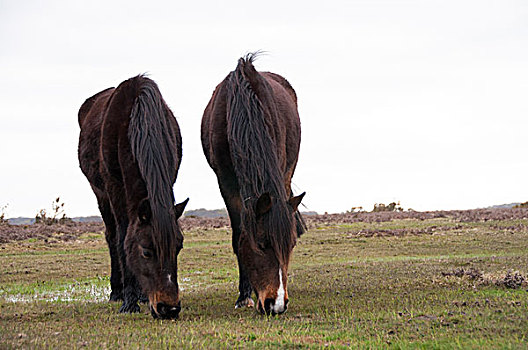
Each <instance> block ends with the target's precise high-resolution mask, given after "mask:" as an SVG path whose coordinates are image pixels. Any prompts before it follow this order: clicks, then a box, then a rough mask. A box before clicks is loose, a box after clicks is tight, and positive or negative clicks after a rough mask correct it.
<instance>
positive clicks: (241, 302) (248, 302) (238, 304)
mask: <svg viewBox="0 0 528 350" xmlns="http://www.w3.org/2000/svg"><path fill="white" fill-rule="evenodd" d="M244 306H247V307H255V302H254V301H253V299H251V298H249V297H248V298H246V299H242V300H237V302H236V303H235V309H240V308H242V307H244Z"/></svg>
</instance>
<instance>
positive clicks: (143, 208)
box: [138, 198, 152, 224]
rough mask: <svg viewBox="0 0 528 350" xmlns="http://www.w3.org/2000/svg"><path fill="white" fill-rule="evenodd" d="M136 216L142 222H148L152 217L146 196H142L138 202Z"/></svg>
mask: <svg viewBox="0 0 528 350" xmlns="http://www.w3.org/2000/svg"><path fill="white" fill-rule="evenodd" d="M138 218H139V221H140V222H141V223H142V224H146V223H148V222H150V219H151V218H152V211H151V210H150V203H149V201H148V198H143V199H142V200H141V202H139V206H138Z"/></svg>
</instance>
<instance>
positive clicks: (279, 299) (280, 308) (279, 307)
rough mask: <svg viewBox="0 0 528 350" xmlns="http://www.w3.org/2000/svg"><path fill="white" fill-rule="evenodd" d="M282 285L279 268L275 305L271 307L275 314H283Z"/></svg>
mask: <svg viewBox="0 0 528 350" xmlns="http://www.w3.org/2000/svg"><path fill="white" fill-rule="evenodd" d="M284 295H285V291H284V284H282V270H281V269H280V268H279V289H278V290H277V299H275V305H273V306H272V308H271V309H272V310H273V312H275V313H277V314H278V313H280V312H284V306H285V301H284Z"/></svg>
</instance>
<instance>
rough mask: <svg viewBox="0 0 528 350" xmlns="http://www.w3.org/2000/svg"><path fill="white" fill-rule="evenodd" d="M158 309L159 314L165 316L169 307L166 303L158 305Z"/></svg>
mask: <svg viewBox="0 0 528 350" xmlns="http://www.w3.org/2000/svg"><path fill="white" fill-rule="evenodd" d="M156 309H157V310H158V313H159V314H160V315H162V316H163V315H165V314H166V313H167V311H168V309H169V306H168V305H167V304H165V303H158V305H157V308H156Z"/></svg>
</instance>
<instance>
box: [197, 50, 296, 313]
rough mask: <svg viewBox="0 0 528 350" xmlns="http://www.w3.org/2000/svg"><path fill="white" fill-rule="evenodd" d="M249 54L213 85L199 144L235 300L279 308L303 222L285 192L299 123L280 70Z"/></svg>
mask: <svg viewBox="0 0 528 350" xmlns="http://www.w3.org/2000/svg"><path fill="white" fill-rule="evenodd" d="M254 57H255V55H253V54H250V55H248V56H246V57H244V58H241V59H239V60H238V66H237V67H236V69H235V71H233V72H231V73H230V74H229V75H228V76H227V78H225V79H224V81H222V82H221V83H220V84H219V85H218V86H217V87H216V90H215V91H214V93H213V97H212V98H211V100H210V101H209V104H208V105H207V108H206V109H205V112H204V116H203V119H202V146H203V150H204V153H205V157H206V158H207V161H208V162H209V165H210V166H211V168H212V169H213V170H214V172H215V173H216V176H217V178H218V184H219V186H220V192H221V193H222V197H223V198H224V201H225V203H226V206H227V210H228V212H229V218H230V220H231V227H232V229H233V250H234V253H235V254H236V255H237V259H238V267H239V274H240V279H239V287H238V289H239V291H240V295H239V297H238V300H237V301H236V304H235V307H237V308H238V307H243V306H249V307H251V306H253V305H254V303H253V300H252V299H251V294H252V291H255V293H256V296H257V299H258V303H257V309H258V310H259V311H260V312H262V313H266V314H270V313H271V314H280V313H283V312H284V311H286V308H287V305H288V291H287V276H288V264H289V261H290V255H291V252H292V250H293V247H294V246H295V244H296V241H297V237H298V236H300V235H301V234H302V232H303V231H304V223H303V221H302V218H301V216H300V214H299V212H298V211H297V206H298V205H299V203H300V202H301V199H302V197H303V196H304V193H303V194H301V195H300V196H297V197H292V191H291V178H292V176H293V172H294V170H295V166H296V164H297V158H298V154H299V146H300V141H301V127H300V121H299V115H298V112H297V97H296V95H295V91H294V90H293V88H292V87H291V85H290V84H289V83H288V82H287V81H286V79H284V78H283V77H281V76H280V75H277V74H273V73H267V72H266V73H259V72H257V71H256V70H255V67H253V60H254Z"/></svg>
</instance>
